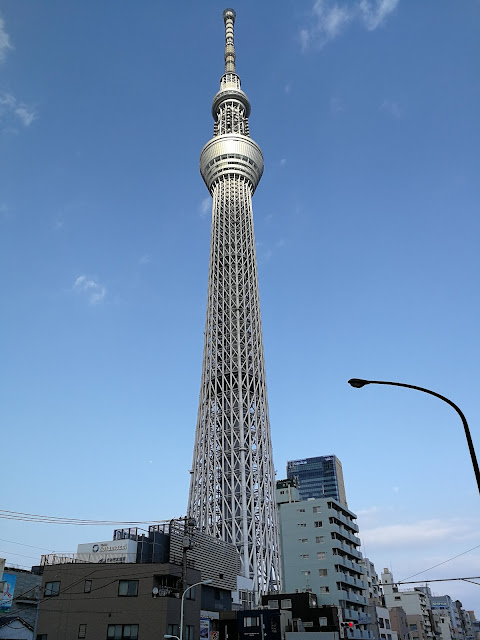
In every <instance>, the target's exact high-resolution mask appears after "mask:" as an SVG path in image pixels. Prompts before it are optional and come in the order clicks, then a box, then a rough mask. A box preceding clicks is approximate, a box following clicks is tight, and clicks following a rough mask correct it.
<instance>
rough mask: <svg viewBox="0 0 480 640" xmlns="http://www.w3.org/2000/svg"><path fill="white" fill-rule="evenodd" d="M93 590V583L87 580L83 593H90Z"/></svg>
mask: <svg viewBox="0 0 480 640" xmlns="http://www.w3.org/2000/svg"><path fill="white" fill-rule="evenodd" d="M91 590H92V581H91V580H85V582H84V585H83V593H90V591H91Z"/></svg>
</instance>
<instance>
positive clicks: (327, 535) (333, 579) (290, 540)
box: [277, 479, 374, 639]
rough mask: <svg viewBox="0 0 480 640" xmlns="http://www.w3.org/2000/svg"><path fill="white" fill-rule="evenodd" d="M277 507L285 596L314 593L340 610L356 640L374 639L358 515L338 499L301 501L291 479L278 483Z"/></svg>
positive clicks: (324, 603) (320, 599)
mask: <svg viewBox="0 0 480 640" xmlns="http://www.w3.org/2000/svg"><path fill="white" fill-rule="evenodd" d="M295 498H296V500H295ZM277 505H278V513H279V526H280V545H281V557H282V576H283V584H284V591H286V592H297V591H298V592H303V591H306V592H311V593H313V594H314V595H315V596H318V603H319V605H334V606H337V607H340V609H341V612H342V614H341V615H342V620H343V621H347V622H350V621H351V622H352V623H353V625H354V628H353V629H352V634H353V635H352V637H359V638H372V639H373V637H374V636H373V634H372V633H371V632H370V631H369V630H368V628H367V625H368V606H367V605H368V602H367V597H366V594H367V584H366V580H365V576H364V570H363V567H362V565H361V564H360V563H359V561H360V560H361V559H362V554H361V553H360V551H359V550H358V549H359V547H360V539H359V538H358V537H357V535H356V534H357V533H358V526H357V524H356V523H355V518H356V516H355V514H354V513H352V512H351V511H349V510H348V509H347V508H346V507H345V506H343V505H342V504H341V503H340V502H339V501H338V500H335V499H333V498H311V499H309V500H299V498H298V493H297V494H296V489H295V487H294V481H293V480H289V479H286V480H280V481H278V482H277Z"/></svg>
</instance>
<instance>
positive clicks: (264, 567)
mask: <svg viewBox="0 0 480 640" xmlns="http://www.w3.org/2000/svg"><path fill="white" fill-rule="evenodd" d="M223 18H224V22H225V72H224V74H223V76H222V77H221V80H220V91H219V92H218V93H217V94H216V95H215V97H214V99H213V105H212V115H213V118H214V127H213V138H212V139H211V140H210V141H209V142H207V144H206V145H205V146H204V148H203V150H202V152H201V155H200V172H201V174H202V177H203V179H204V181H205V184H206V186H207V188H208V191H209V192H210V194H211V196H212V198H213V209H212V233H211V245H210V267H209V276H208V294H207V315H206V326H205V342H204V352H203V367H202V378H201V385H200V398H199V406H198V418H197V426H196V432H195V445H194V451H193V463H192V470H191V482H190V493H189V501H188V515H189V516H191V517H192V518H194V519H195V521H196V524H197V526H198V527H199V528H200V529H201V530H202V531H204V532H205V533H207V534H209V535H211V536H214V537H218V538H219V539H221V540H225V541H226V542H230V543H232V544H235V545H236V547H237V549H238V552H239V554H240V558H241V562H242V574H243V575H244V576H246V577H248V578H251V579H253V581H254V589H255V593H256V599H257V601H258V598H259V594H261V593H263V592H265V591H267V590H270V589H278V588H279V586H280V571H279V569H280V565H279V544H278V530H277V517H276V507H275V470H274V467H273V460H272V445H271V438H270V423H269V415H268V402H267V386H266V378H265V361H264V352H263V338H262V326H261V318H260V300H259V291H258V275H257V259H256V253H255V238H254V230H253V214H252V196H253V193H254V192H255V189H256V188H257V185H258V183H259V181H260V178H261V176H262V173H263V156H262V152H261V150H260V147H259V146H258V145H257V144H256V143H255V142H254V141H253V140H252V139H251V137H250V130H249V121H248V117H249V115H250V102H249V100H248V98H247V96H246V95H245V93H244V92H243V91H242V89H241V86H240V78H239V76H238V75H237V73H236V70H235V47H234V32H233V27H234V21H235V12H234V11H233V10H232V9H226V10H225V11H224V12H223Z"/></svg>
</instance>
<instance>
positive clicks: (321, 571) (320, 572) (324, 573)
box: [318, 569, 328, 577]
mask: <svg viewBox="0 0 480 640" xmlns="http://www.w3.org/2000/svg"><path fill="white" fill-rule="evenodd" d="M318 575H319V576H322V577H325V576H328V569H319V570H318Z"/></svg>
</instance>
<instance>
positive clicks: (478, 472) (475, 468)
mask: <svg viewBox="0 0 480 640" xmlns="http://www.w3.org/2000/svg"><path fill="white" fill-rule="evenodd" d="M367 384H387V385H390V386H392V387H406V388H407V389H415V391H423V392H424V393H428V394H429V395H431V396H435V397H436V398H440V400H443V401H444V402H446V403H447V404H449V405H450V406H451V407H452V408H453V409H455V411H456V412H457V413H458V415H459V416H460V418H461V420H462V423H463V428H464V429H465V436H466V438H467V444H468V450H469V451H470V458H471V459H472V465H473V471H474V473H475V478H476V480H477V487H478V491H479V493H480V470H479V468H478V462H477V456H476V454H475V449H474V448H473V442H472V436H471V435H470V429H469V427H468V423H467V419H466V418H465V416H464V415H463V412H462V410H461V409H460V407H457V405H456V404H455V403H454V402H452V401H451V400H449V399H448V398H446V397H445V396H442V395H440V393H436V392H435V391H431V390H430V389H425V388H424V387H416V386H415V385H413V384H405V383H404V382H386V381H385V380H369V381H368V382H367Z"/></svg>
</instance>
